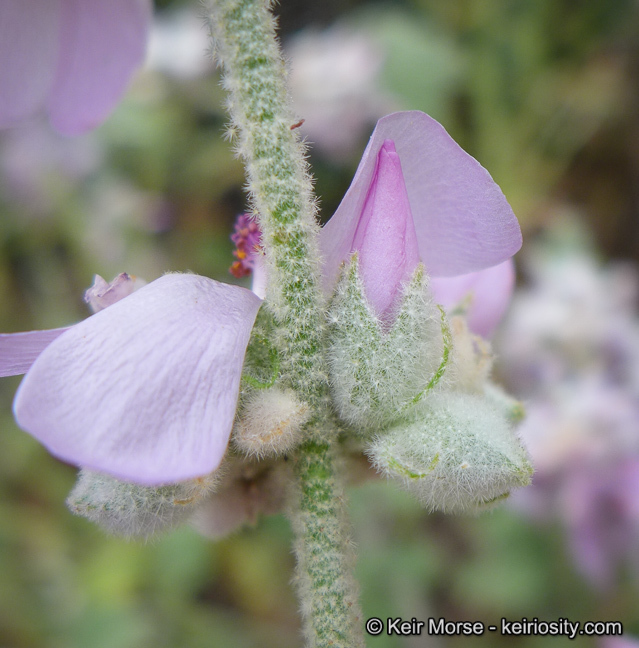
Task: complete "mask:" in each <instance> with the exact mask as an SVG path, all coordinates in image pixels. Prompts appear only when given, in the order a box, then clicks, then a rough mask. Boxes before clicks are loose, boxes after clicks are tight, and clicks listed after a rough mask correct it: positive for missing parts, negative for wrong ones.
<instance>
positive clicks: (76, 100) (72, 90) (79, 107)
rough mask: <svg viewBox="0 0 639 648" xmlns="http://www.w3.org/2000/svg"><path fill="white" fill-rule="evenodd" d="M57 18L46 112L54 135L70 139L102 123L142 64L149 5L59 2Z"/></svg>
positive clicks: (144, 0) (143, 0) (122, 0)
mask: <svg viewBox="0 0 639 648" xmlns="http://www.w3.org/2000/svg"><path fill="white" fill-rule="evenodd" d="M39 4H46V3H43V2H40V3H39ZM62 15H63V21H62V34H61V41H60V43H61V50H60V58H59V62H58V73H57V78H56V82H55V85H54V87H53V91H52V93H51V94H50V96H49V101H48V108H49V114H50V117H51V123H52V124H53V126H54V127H55V128H56V129H57V130H58V131H60V132H61V133H64V134H65V135H76V134H79V133H82V132H84V131H86V130H88V129H90V128H93V127H95V126H97V125H98V124H100V122H102V121H103V120H104V119H105V118H106V117H107V115H108V114H109V113H110V112H111V110H112V109H113V107H114V106H115V104H116V102H117V101H118V100H119V99H120V97H121V95H122V94H123V93H124V91H125V89H126V87H127V84H128V82H129V79H130V77H131V74H132V73H133V71H134V70H135V69H136V68H137V67H138V66H139V65H140V64H141V63H142V61H143V59H144V53H145V50H146V42H147V34H148V28H149V22H150V18H151V5H150V2H149V1H148V0H63V4H62Z"/></svg>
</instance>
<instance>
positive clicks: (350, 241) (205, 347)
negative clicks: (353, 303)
mask: <svg viewBox="0 0 639 648" xmlns="http://www.w3.org/2000/svg"><path fill="white" fill-rule="evenodd" d="M249 224H250V221H248V220H247V219H244V220H243V221H242V223H241V225H246V226H247V228H246V229H247V231H246V232H244V231H243V230H242V231H239V230H238V232H237V233H236V237H235V238H237V239H238V240H237V241H236V243H238V250H239V249H240V246H239V242H242V249H244V250H245V251H249V252H250V251H254V249H255V245H254V243H255V241H253V239H254V238H255V236H256V232H251V231H249V229H250V228H248V225H249ZM240 229H242V228H240ZM249 239H251V241H253V243H251V244H250V245H249ZM255 240H257V239H255ZM520 244H521V234H520V231H519V226H518V224H517V220H516V219H515V217H514V215H513V213H512V211H511V209H510V207H509V206H508V203H507V202H506V199H505V198H504V196H503V194H502V193H501V191H500V190H499V187H497V185H496V184H495V183H494V182H493V181H492V179H491V178H490V176H489V175H488V173H487V172H486V171H485V170H484V169H483V168H482V167H481V166H480V165H479V164H478V163H477V162H476V161H475V160H474V159H473V158H471V157H470V156H469V155H467V154H466V153H464V151H462V150H461V149H460V148H459V147H458V146H457V144H455V142H453V140H452V139H451V138H450V137H449V136H448V134H447V133H446V132H445V131H444V129H443V128H442V127H441V126H440V125H439V124H437V122H435V121H433V120H432V119H431V118H430V117H428V116H427V115H424V114H423V113H418V112H408V113H395V114H393V115H389V116H388V117H385V118H384V119H382V120H380V122H379V123H378V126H377V128H376V129H375V132H374V133H373V137H372V139H371V142H370V144H369V146H368V148H367V149H366V152H365V153H364V157H363V159H362V162H361V164H360V167H359V169H358V171H357V174H356V176H355V179H354V180H353V184H352V185H351V187H350V189H349V190H348V192H347V193H346V196H345V197H344V200H343V201H342V203H341V205H340V207H339V209H338V210H337V212H336V213H335V215H334V216H333V218H332V219H331V221H330V222H329V223H328V225H327V226H326V227H325V228H324V229H323V230H322V232H321V235H320V247H321V249H322V252H323V257H324V277H323V280H324V284H325V287H326V289H327V291H329V292H330V290H331V289H332V286H333V284H334V282H335V280H336V277H337V274H338V271H339V267H340V265H341V263H342V261H344V260H346V259H348V258H349V257H350V255H351V253H352V252H353V251H358V252H359V256H360V271H361V273H362V276H363V278H364V281H365V289H366V291H367V295H368V297H369V299H370V300H371V302H372V303H373V306H374V308H375V309H376V311H377V312H378V313H380V314H382V315H383V314H387V313H388V312H390V310H389V309H391V308H392V305H393V302H394V300H395V297H396V295H397V292H398V289H399V286H400V284H401V283H402V282H403V281H405V280H406V279H407V278H409V277H410V276H411V274H412V273H413V271H414V269H415V267H416V266H417V264H418V263H419V261H420V260H421V261H422V262H423V263H424V264H425V265H426V268H427V269H428V271H429V273H430V274H431V275H432V276H435V277H445V276H454V275H456V274H457V275H459V274H464V273H470V272H477V271H480V270H482V269H484V268H489V267H490V266H494V265H495V264H500V263H502V262H504V260H506V259H508V258H509V257H510V256H512V254H514V253H515V252H516V251H517V249H519V246H520ZM238 260H239V256H238ZM255 265H256V269H258V270H259V269H260V267H259V266H260V265H261V264H260V263H259V258H256V259H255ZM262 270H263V268H262ZM262 270H260V273H261V275H262V276H263V275H264V272H263V271H262ZM131 281H132V279H131V277H129V276H128V275H121V276H120V277H118V278H117V279H116V280H115V281H114V282H112V283H111V284H110V285H107V284H106V282H104V281H103V280H102V281H100V280H98V281H97V283H96V286H94V288H93V289H92V290H91V291H89V293H88V300H89V301H90V302H91V303H92V304H94V306H96V307H97V309H100V308H104V310H100V311H99V312H97V313H96V314H95V315H93V316H91V317H89V318H88V319H86V320H84V321H83V322H80V323H79V324H76V325H74V326H71V327H69V328H67V329H57V330H54V331H33V332H30V333H17V334H13V335H4V336H0V375H11V374H16V373H23V372H25V371H26V372H27V375H26V376H25V378H24V380H23V382H22V384H21V385H20V388H19V389H18V393H17V395H16V398H15V402H14V411H15V415H16V420H17V421H18V424H19V425H20V426H21V427H22V428H24V429H25V430H26V431H27V432H29V433H30V434H32V435H33V436H34V437H36V438H37V439H38V440H40V441H41V442H42V443H43V444H44V445H45V446H46V447H47V448H48V449H49V450H50V451H51V452H52V453H53V454H54V455H56V456H58V457H61V458H62V459H65V460H67V461H69V462H71V463H74V464H77V465H79V466H83V467H86V468H91V469H93V470H98V471H102V472H105V473H108V474H111V475H113V476H115V477H118V478H121V479H123V480H126V481H133V482H138V483H141V484H146V485H156V484H163V483H171V482H178V481H181V480H186V479H190V478H195V477H199V476H201V475H204V474H207V473H209V472H211V471H213V470H215V469H216V468H217V466H218V465H219V464H220V462H221V460H222V457H223V455H224V453H225V451H226V446H227V443H228V440H229V436H230V433H231V428H232V425H233V419H234V416H235V409H236V405H237V398H238V391H239V384H240V378H241V373H242V365H243V361H244V355H245V351H246V347H247V344H248V341H249V337H250V334H251V329H252V327H253V322H254V320H255V317H256V314H257V311H258V309H259V306H260V304H261V300H260V298H259V297H258V296H256V295H255V294H254V293H252V292H250V291H248V290H245V289H243V288H239V287H237V286H228V285H225V284H221V283H218V282H216V281H213V280H211V279H207V278H205V277H199V276H195V275H189V274H185V275H179V274H170V275H165V276H164V277H162V278H160V279H157V280H156V281H153V282H152V283H150V284H148V285H147V286H144V287H142V288H140V289H139V290H137V291H135V292H133V293H132V294H129V293H130V292H131V289H132V285H131ZM258 284H259V285H260V290H263V287H264V281H263V280H260V281H259V282H258ZM127 295H128V296H127ZM114 302H115V303H114ZM107 306H108V307H107Z"/></svg>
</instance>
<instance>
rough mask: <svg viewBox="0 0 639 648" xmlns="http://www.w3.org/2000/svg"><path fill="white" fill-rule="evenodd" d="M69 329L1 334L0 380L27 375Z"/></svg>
mask: <svg viewBox="0 0 639 648" xmlns="http://www.w3.org/2000/svg"><path fill="white" fill-rule="evenodd" d="M69 328H70V327H69V326H65V327H63V328H57V329H49V330H46V331H27V332H26V333H2V334H0V378H4V377H5V376H19V375H20V374H23V373H27V371H29V369H30V368H31V365H32V364H33V363H34V362H35V360H36V358H37V357H38V356H39V355H40V354H41V353H42V352H43V351H44V350H45V349H46V348H47V347H48V346H49V345H50V344H51V342H53V340H55V339H56V338H57V337H59V336H60V335H62V333H64V332H65V331H68V330H69Z"/></svg>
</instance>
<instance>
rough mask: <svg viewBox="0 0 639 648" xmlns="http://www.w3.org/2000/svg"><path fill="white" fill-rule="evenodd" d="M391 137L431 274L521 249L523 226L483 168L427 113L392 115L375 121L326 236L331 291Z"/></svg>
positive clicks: (479, 265) (465, 268)
mask: <svg viewBox="0 0 639 648" xmlns="http://www.w3.org/2000/svg"><path fill="white" fill-rule="evenodd" d="M386 139H392V140H393V141H394V142H395V147H396V149H397V152H398V154H399V157H400V160H401V163H402V171H403V174H404V180H405V182H406V190H407V192H408V200H409V202H410V207H411V211H412V214H413V219H414V222H415V231H416V233H417V242H418V246H419V254H420V258H421V260H422V261H423V263H424V265H425V266H426V269H427V271H428V273H429V274H430V276H432V277H450V276H455V275H458V274H466V273H469V272H475V271H477V270H482V269H483V268H487V267H490V266H493V265H496V264H497V263H501V262H502V261H505V260H506V259H508V258H509V257H511V256H512V255H513V254H515V252H517V250H518V249H519V248H520V247H521V232H520V229H519V224H518V223H517V219H516V218H515V215H514V214H513V212H512V209H511V208H510V205H509V204H508V202H507V200H506V198H505V197H504V194H503V193H502V192H501V189H500V188H499V187H498V186H497V184H495V182H494V181H493V179H492V178H491V177H490V174H489V173H488V172H487V171H486V169H484V168H483V167H482V166H481V165H480V164H479V162H477V160H475V159H474V158H473V157H471V156H470V155H468V153H466V152H465V151H464V150H463V149H461V148H460V147H459V146H458V144H456V143H455V141H454V140H453V139H452V138H451V137H450V135H448V133H447V132H446V131H445V130H444V128H443V127H442V126H441V125H440V124H438V123H437V122H436V121H435V120H434V119H432V118H431V117H429V116H428V115H426V114H424V113H422V112H419V111H409V112H398V113H393V114H391V115H388V116H386V117H383V118H382V119H380V120H379V121H378V122H377V126H376V128H375V131H374V132H373V135H372V136H371V139H370V142H369V144H368V146H367V148H366V151H364V155H363V157H362V160H361V162H360V164H359V167H358V169H357V173H356V174H355V178H354V179H353V182H352V183H351V186H350V188H349V189H348V191H347V192H346V195H345V196H344V198H343V200H342V202H341V204H340V206H339V207H338V208H337V211H336V212H335V214H334V215H333V217H332V218H331V220H330V221H329V222H328V223H327V224H326V225H325V226H324V228H323V229H322V231H321V235H320V249H321V253H322V257H323V259H324V286H325V289H326V290H327V292H330V290H331V288H332V286H333V285H334V282H335V279H336V277H337V273H338V271H339V267H340V264H341V263H342V262H343V261H344V260H345V259H347V258H348V255H349V252H350V249H349V247H350V242H351V241H352V240H353V236H354V234H355V229H356V227H357V220H358V218H359V214H361V213H362V209H363V206H364V202H365V200H366V195H367V192H368V188H369V186H370V183H371V179H372V177H373V173H374V171H375V163H376V159H377V154H378V152H379V150H380V148H381V146H382V144H383V143H384V140H386Z"/></svg>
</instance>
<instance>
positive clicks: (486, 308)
mask: <svg viewBox="0 0 639 648" xmlns="http://www.w3.org/2000/svg"><path fill="white" fill-rule="evenodd" d="M514 287H515V264H514V262H513V260H512V259H508V260H507V261H504V262H503V263H500V264H499V265H496V266H493V267H492V268H486V270H480V271H479V272H471V273H470V274H465V275H459V276H457V277H437V278H435V279H431V282H430V288H431V291H432V293H433V297H434V299H435V301H436V302H437V303H438V304H441V305H442V306H443V307H444V308H445V309H446V310H450V309H451V308H453V307H455V306H457V305H459V304H460V303H462V302H463V301H464V300H465V299H469V302H470V303H469V305H468V310H467V313H466V316H467V319H468V327H469V328H470V330H471V331H473V333H477V334H478V335H481V336H482V337H484V338H488V337H490V336H491V335H492V333H493V332H494V330H495V328H497V325H498V324H499V322H500V321H501V318H502V317H503V316H504V313H505V312H506V309H507V308H508V304H509V302H510V297H511V295H512V293H513V289H514Z"/></svg>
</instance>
